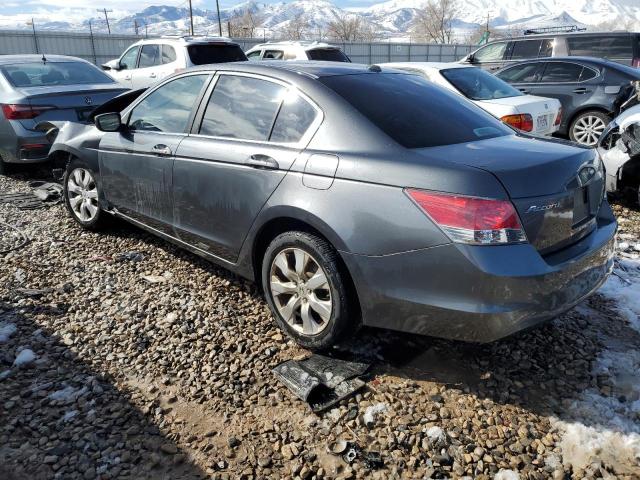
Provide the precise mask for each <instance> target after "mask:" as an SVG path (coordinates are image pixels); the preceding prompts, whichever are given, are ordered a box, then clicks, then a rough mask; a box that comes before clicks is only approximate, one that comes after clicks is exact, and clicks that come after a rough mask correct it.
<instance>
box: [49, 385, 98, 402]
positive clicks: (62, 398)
mask: <svg viewBox="0 0 640 480" xmlns="http://www.w3.org/2000/svg"><path fill="white" fill-rule="evenodd" d="M87 391H88V390H87V387H82V388H80V389H77V388H73V387H65V388H63V389H61V390H56V391H55V392H52V393H50V394H49V395H48V396H47V398H49V400H56V401H58V402H61V403H64V404H68V403H72V402H75V401H76V400H77V399H78V398H79V397H81V396H82V395H84V394H85V393H87Z"/></svg>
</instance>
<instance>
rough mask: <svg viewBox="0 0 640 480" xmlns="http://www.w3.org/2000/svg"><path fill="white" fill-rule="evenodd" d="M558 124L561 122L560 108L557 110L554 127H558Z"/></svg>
mask: <svg viewBox="0 0 640 480" xmlns="http://www.w3.org/2000/svg"><path fill="white" fill-rule="evenodd" d="M560 122H562V107H560V110H558V115H556V121H555V122H554V124H553V125H554V126H557V125H560Z"/></svg>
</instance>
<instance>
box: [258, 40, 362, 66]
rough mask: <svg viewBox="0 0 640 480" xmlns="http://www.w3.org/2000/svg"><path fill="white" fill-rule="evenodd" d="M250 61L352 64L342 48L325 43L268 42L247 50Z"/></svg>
mask: <svg viewBox="0 0 640 480" xmlns="http://www.w3.org/2000/svg"><path fill="white" fill-rule="evenodd" d="M246 53H247V58H248V59H249V60H322V61H329V62H350V61H351V60H349V57H347V56H346V55H345V54H344V52H343V51H342V50H340V47H336V46H335V45H330V44H328V43H325V42H309V41H291V42H267V43H261V44H259V45H255V46H253V47H251V48H250V49H249V50H247V52H246Z"/></svg>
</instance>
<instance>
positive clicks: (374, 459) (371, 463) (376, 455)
mask: <svg viewBox="0 0 640 480" xmlns="http://www.w3.org/2000/svg"><path fill="white" fill-rule="evenodd" d="M329 452H330V453H332V454H333V455H337V456H340V457H342V460H344V461H345V463H348V464H349V465H351V464H352V463H354V462H356V461H359V462H361V463H362V465H363V466H364V467H365V468H367V469H369V470H375V469H377V468H381V467H382V466H383V465H384V461H383V460H382V455H380V452H368V451H366V450H363V449H362V447H360V445H358V444H357V443H355V442H347V441H345V440H337V441H335V442H333V443H332V444H331V445H330V446H329Z"/></svg>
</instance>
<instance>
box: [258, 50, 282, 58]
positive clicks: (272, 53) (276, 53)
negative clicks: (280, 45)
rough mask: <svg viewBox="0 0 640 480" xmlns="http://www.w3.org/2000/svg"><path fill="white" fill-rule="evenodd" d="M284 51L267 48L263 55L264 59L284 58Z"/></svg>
mask: <svg viewBox="0 0 640 480" xmlns="http://www.w3.org/2000/svg"><path fill="white" fill-rule="evenodd" d="M283 56H284V52H283V51H282V50H266V51H265V52H264V55H263V56H262V59H263V60H282V57H283Z"/></svg>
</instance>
